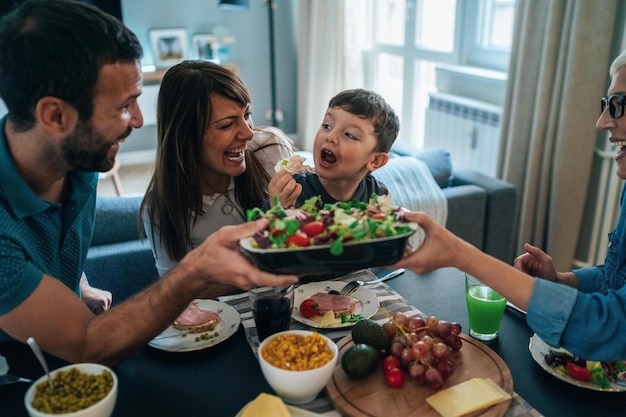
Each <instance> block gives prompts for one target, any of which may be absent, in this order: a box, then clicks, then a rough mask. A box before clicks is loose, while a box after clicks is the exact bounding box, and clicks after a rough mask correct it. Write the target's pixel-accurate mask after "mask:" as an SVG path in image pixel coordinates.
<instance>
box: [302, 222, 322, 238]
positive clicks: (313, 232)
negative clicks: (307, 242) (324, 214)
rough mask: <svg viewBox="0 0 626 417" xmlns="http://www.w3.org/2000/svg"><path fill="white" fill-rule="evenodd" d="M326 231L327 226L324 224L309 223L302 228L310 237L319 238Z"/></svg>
mask: <svg viewBox="0 0 626 417" xmlns="http://www.w3.org/2000/svg"><path fill="white" fill-rule="evenodd" d="M324 230H326V226H324V223H322V222H309V223H307V224H305V225H304V226H302V227H301V228H300V231H302V232H304V233H305V234H306V235H307V236H308V237H313V236H317V235H319V234H320V233H322V232H323V231H324Z"/></svg>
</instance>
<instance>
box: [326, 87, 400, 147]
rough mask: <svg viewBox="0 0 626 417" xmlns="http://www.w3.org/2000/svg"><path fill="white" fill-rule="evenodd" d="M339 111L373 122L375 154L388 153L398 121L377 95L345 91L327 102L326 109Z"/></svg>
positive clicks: (360, 91)
mask: <svg viewBox="0 0 626 417" xmlns="http://www.w3.org/2000/svg"><path fill="white" fill-rule="evenodd" d="M332 107H340V108H341V109H343V110H345V111H347V112H348V113H352V114H354V115H356V116H359V117H361V118H363V119H370V120H372V121H373V122H374V133H376V138H377V139H378V144H377V145H376V148H375V149H374V151H375V152H389V150H390V149H391V145H393V142H394V141H395V140H396V138H397V137H398V132H399V131H400V119H398V116H397V115H396V112H394V111H393V109H392V108H391V106H389V104H387V102H386V101H385V99H384V98H382V96H381V95H380V94H378V93H375V92H373V91H370V90H364V89H361V88H357V89H353V90H345V91H342V92H340V93H339V94H337V95H336V96H334V97H333V98H331V99H330V101H329V102H328V108H332Z"/></svg>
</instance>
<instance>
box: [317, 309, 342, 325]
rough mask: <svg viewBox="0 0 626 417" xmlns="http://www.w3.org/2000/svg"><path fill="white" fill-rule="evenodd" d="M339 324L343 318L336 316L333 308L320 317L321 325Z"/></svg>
mask: <svg viewBox="0 0 626 417" xmlns="http://www.w3.org/2000/svg"><path fill="white" fill-rule="evenodd" d="M317 317H319V316H317ZM337 324H341V319H338V318H336V317H335V313H333V311H332V310H331V311H327V312H326V314H324V315H323V316H322V318H321V319H320V326H321V327H330V326H335V325H337Z"/></svg>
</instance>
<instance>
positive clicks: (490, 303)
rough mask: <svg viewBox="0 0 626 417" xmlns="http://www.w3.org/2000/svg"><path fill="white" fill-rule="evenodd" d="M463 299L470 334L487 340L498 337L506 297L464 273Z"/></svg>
mask: <svg viewBox="0 0 626 417" xmlns="http://www.w3.org/2000/svg"><path fill="white" fill-rule="evenodd" d="M465 299H466V301H467V315H468V319H469V328H470V331H469V333H470V336H472V337H474V338H476V339H478V340H482V341H489V340H493V339H495V338H496V337H498V330H499V329H500V321H501V320H502V316H503V314H504V309H505V307H506V298H504V297H503V296H501V295H500V294H498V293H497V292H495V291H494V290H492V289H491V288H489V287H488V286H486V285H485V284H483V283H482V282H480V281H478V280H476V279H475V278H473V277H471V276H469V275H467V274H466V275H465Z"/></svg>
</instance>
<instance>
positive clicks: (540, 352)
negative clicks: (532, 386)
mask: <svg viewBox="0 0 626 417" xmlns="http://www.w3.org/2000/svg"><path fill="white" fill-rule="evenodd" d="M549 349H550V346H549V345H548V344H547V343H546V342H544V341H543V340H541V338H540V337H539V336H537V334H536V333H535V334H534V335H532V337H531V338H530V342H529V344H528V350H530V354H531V355H532V356H533V359H534V360H535V362H537V364H539V366H541V367H542V368H543V369H544V370H545V371H546V372H547V373H549V374H552V375H554V376H555V377H557V378H558V379H560V380H561V381H565V382H567V383H569V384H572V385H577V386H579V387H582V388H587V389H590V390H593V391H607V392H622V391H626V386H623V385H618V384H613V383H611V386H610V387H609V388H600V387H599V386H597V385H595V384H594V383H592V382H587V381H577V380H575V379H574V378H572V377H570V376H569V375H567V374H566V373H563V372H561V371H559V370H558V369H556V368H553V367H551V366H550V365H548V364H547V363H546V360H545V355H546V353H548V350H549Z"/></svg>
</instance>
